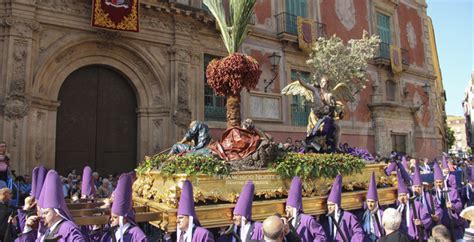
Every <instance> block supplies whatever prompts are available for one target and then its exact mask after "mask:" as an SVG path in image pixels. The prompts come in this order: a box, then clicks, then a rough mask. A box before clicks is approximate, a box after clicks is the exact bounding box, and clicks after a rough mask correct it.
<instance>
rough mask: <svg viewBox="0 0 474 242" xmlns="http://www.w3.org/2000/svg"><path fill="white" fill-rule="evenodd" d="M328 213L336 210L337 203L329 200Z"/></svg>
mask: <svg viewBox="0 0 474 242" xmlns="http://www.w3.org/2000/svg"><path fill="white" fill-rule="evenodd" d="M327 205H328V214H332V213H334V211H336V204H335V203H333V202H328V204H327Z"/></svg>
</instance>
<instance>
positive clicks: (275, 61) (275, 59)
mask: <svg viewBox="0 0 474 242" xmlns="http://www.w3.org/2000/svg"><path fill="white" fill-rule="evenodd" d="M268 58H269V59H270V64H271V65H272V69H271V72H272V76H273V77H272V79H271V80H270V81H267V80H266V79H264V80H263V83H264V84H265V88H264V89H263V90H264V91H265V92H267V88H268V87H269V86H270V85H271V84H272V83H273V82H274V81H275V79H276V78H277V76H278V72H277V66H279V65H280V59H281V56H280V55H278V54H277V53H276V52H273V54H272V55H271V56H269V57H268Z"/></svg>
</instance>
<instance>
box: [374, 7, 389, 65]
mask: <svg viewBox="0 0 474 242" xmlns="http://www.w3.org/2000/svg"><path fill="white" fill-rule="evenodd" d="M377 31H378V33H379V36H380V57H382V58H384V59H390V43H392V42H391V36H390V35H391V31H390V16H388V15H385V14H382V13H377Z"/></svg>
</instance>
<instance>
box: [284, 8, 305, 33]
mask: <svg viewBox="0 0 474 242" xmlns="http://www.w3.org/2000/svg"><path fill="white" fill-rule="evenodd" d="M285 2H286V14H285V16H284V17H285V23H286V24H285V30H286V32H287V33H289V34H293V35H297V34H298V28H297V17H298V16H301V17H303V18H306V17H307V15H308V14H307V13H308V3H307V0H286V1H285Z"/></svg>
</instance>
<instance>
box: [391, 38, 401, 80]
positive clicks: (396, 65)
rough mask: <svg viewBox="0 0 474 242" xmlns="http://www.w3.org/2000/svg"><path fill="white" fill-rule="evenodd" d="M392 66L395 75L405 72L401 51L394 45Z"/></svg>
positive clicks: (392, 46)
mask: <svg viewBox="0 0 474 242" xmlns="http://www.w3.org/2000/svg"><path fill="white" fill-rule="evenodd" d="M390 64H391V66H392V72H393V73H394V74H396V73H400V72H402V71H403V66H402V53H401V50H400V48H398V47H397V46H394V45H390Z"/></svg>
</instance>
